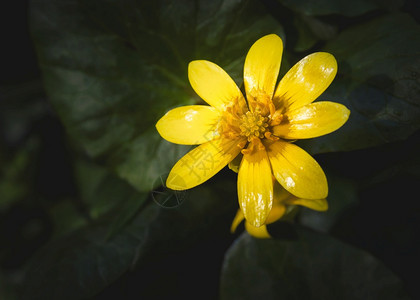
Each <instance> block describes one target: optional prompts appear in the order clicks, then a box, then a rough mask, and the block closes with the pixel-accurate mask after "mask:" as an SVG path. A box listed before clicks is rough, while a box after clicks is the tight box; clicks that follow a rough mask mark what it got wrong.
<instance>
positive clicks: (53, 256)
mask: <svg viewBox="0 0 420 300" xmlns="http://www.w3.org/2000/svg"><path fill="white" fill-rule="evenodd" d="M155 215H156V210H155V209H153V208H149V209H147V210H145V211H143V212H142V214H141V218H137V219H136V222H134V223H133V224H132V225H131V226H130V227H129V228H128V229H127V230H125V231H123V232H121V233H120V234H119V235H116V236H114V237H113V238H112V239H109V240H107V239H106V235H107V230H106V227H105V228H104V227H101V226H96V227H93V228H88V229H85V230H82V231H77V232H74V234H72V235H69V236H66V237H65V238H62V239H59V240H55V241H54V242H52V243H50V244H49V245H47V247H46V248H44V249H43V250H42V251H41V252H40V253H38V255H37V256H36V257H35V258H34V259H33V263H32V265H31V266H30V268H29V271H28V272H27V275H26V280H25V284H24V287H25V288H24V291H23V297H22V298H23V299H85V298H88V297H91V296H93V295H94V294H96V293H97V292H98V291H100V290H101V289H103V288H104V287H105V286H107V285H108V284H110V283H111V282H112V281H114V280H116V279H117V278H118V277H119V276H121V275H122V274H123V273H124V272H126V271H127V270H128V269H129V268H130V266H131V265H132V264H133V260H134V257H135V252H136V248H137V247H139V246H141V245H142V243H143V242H144V238H145V234H146V232H147V231H146V228H147V226H148V223H149V222H150V221H151V220H152V219H153V218H154V217H155Z"/></svg>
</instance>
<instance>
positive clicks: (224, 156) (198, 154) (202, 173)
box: [166, 138, 241, 190]
mask: <svg viewBox="0 0 420 300" xmlns="http://www.w3.org/2000/svg"><path fill="white" fill-rule="evenodd" d="M240 142H241V140H240V139H239V140H234V139H226V138H217V139H214V140H212V141H210V142H207V143H204V144H202V145H200V146H198V147H196V148H194V149H193V150H191V151H190V152H188V153H187V154H185V155H184V156H183V157H182V158H181V159H180V160H179V161H178V162H177V163H176V164H175V166H174V167H173V168H172V170H171V172H170V173H169V176H168V179H167V180H166V186H167V187H169V188H170V189H173V190H186V189H190V188H193V187H195V186H197V185H199V184H201V183H203V182H205V181H206V180H208V179H210V178H211V177H213V176H214V175H215V174H216V173H217V172H219V171H220V170H221V169H223V167H224V166H226V165H227V164H228V163H229V162H230V161H231V160H232V159H234V158H235V157H236V155H238V154H239V152H240V151H241V149H240V148H239V147H238V146H237V145H238V144H239V143H240Z"/></svg>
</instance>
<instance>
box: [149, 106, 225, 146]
mask: <svg viewBox="0 0 420 300" xmlns="http://www.w3.org/2000/svg"><path fill="white" fill-rule="evenodd" d="M219 119H220V114H219V111H218V110H217V109H215V108H214V107H211V106H204V105H189V106H182V107H177V108H174V109H172V110H170V111H168V112H167V113H166V115H164V116H163V117H162V118H161V119H160V120H159V121H158V122H157V124H156V129H157V131H158V132H159V134H160V135H161V136H162V137H163V138H164V139H165V140H167V141H169V142H171V143H176V144H182V145H196V144H202V143H205V142H208V141H210V140H212V139H213V138H214V137H215V135H216V133H215V131H216V125H217V122H218V121H219Z"/></svg>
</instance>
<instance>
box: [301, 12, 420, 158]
mask: <svg viewBox="0 0 420 300" xmlns="http://www.w3.org/2000/svg"><path fill="white" fill-rule="evenodd" d="M419 48H420V26H419V25H418V24H417V23H416V22H415V21H414V20H413V19H412V18H411V17H410V16H409V15H404V14H391V15H387V16H384V17H381V18H377V19H374V20H372V21H370V22H368V23H366V24H363V25H359V26H355V27H353V28H350V29H348V30H345V31H343V32H342V33H341V34H340V35H339V36H338V37H337V38H336V39H334V40H332V41H331V42H329V43H328V44H327V46H326V47H325V49H324V50H325V51H327V52H330V53H332V54H333V55H334V56H335V57H336V58H337V60H338V68H339V70H338V76H337V78H336V79H335V80H334V81H333V83H332V85H331V86H330V87H329V88H328V89H327V90H326V92H325V93H324V94H323V95H322V96H321V97H320V100H330V101H335V102H340V103H343V104H344V105H346V106H347V107H348V108H349V109H350V111H351V114H350V118H349V121H348V122H347V123H346V124H345V125H344V126H343V127H342V128H340V129H339V130H338V131H336V132H334V133H332V134H329V135H327V136H323V137H320V138H316V139H311V140H305V141H301V142H300V144H301V145H302V147H303V148H305V149H308V150H309V151H310V152H311V153H313V154H314V153H321V152H335V151H349V150H354V149H362V148H367V147H372V146H376V145H381V144H384V143H388V142H393V141H399V140H404V139H406V138H407V137H408V136H410V135H411V134H413V133H414V132H415V131H416V130H418V129H419V128H420V98H419V96H418V95H419V93H420V83H419V81H418V79H417V78H418V76H419V71H418V70H419V69H420V53H419V52H418V49H419Z"/></svg>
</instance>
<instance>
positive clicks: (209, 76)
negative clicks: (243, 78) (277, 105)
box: [188, 60, 245, 109]
mask: <svg viewBox="0 0 420 300" xmlns="http://www.w3.org/2000/svg"><path fill="white" fill-rule="evenodd" d="M188 79H189V80H190V83H191V86H192V88H193V89H194V91H195V92H196V93H197V94H198V95H199V96H200V97H201V98H202V99H203V100H204V101H206V102H207V103H208V104H210V105H211V106H213V107H215V108H218V109H223V107H224V106H225V105H226V104H229V103H231V102H232V101H233V100H234V99H242V100H243V101H245V100H244V99H243V95H242V92H241V91H240V90H239V88H238V86H237V85H236V83H235V82H234V81H233V79H232V78H231V77H230V76H229V75H228V74H227V73H226V72H225V71H224V70H223V69H222V68H221V67H219V66H218V65H216V64H214V63H212V62H210V61H206V60H194V61H192V62H190V64H189V65H188Z"/></svg>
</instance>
